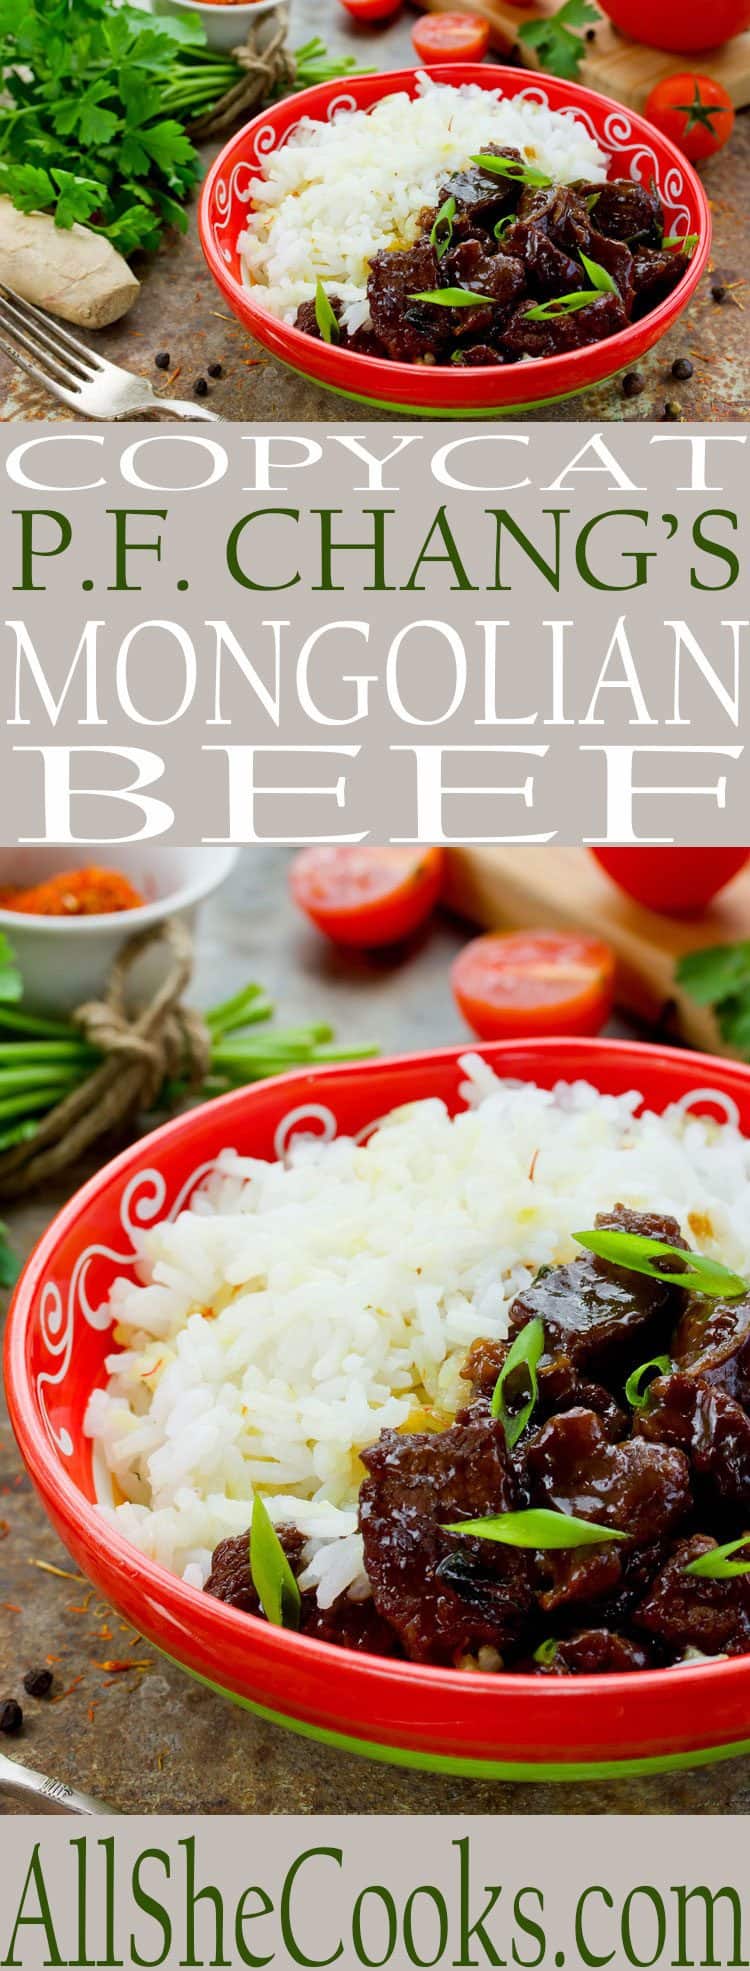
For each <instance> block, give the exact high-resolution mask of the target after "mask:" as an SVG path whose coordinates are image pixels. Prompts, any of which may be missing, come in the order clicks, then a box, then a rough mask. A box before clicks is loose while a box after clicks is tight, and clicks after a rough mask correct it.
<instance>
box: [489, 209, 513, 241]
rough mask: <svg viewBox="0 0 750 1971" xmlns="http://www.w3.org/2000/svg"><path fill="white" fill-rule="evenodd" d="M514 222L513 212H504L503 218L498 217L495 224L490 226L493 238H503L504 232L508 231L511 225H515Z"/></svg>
mask: <svg viewBox="0 0 750 1971" xmlns="http://www.w3.org/2000/svg"><path fill="white" fill-rule="evenodd" d="M515 223H516V214H515V212H506V213H505V216H504V218H502V219H498V221H497V224H496V225H495V226H493V228H492V237H493V239H496V240H504V239H505V235H506V233H509V232H510V229H511V226H515Z"/></svg>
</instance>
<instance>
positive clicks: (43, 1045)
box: [0, 965, 378, 1153]
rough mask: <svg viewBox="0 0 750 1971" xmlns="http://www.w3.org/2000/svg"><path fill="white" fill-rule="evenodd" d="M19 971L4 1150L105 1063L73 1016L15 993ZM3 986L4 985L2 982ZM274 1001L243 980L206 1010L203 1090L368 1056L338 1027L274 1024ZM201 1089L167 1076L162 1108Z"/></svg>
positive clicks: (0, 1001)
mask: <svg viewBox="0 0 750 1971" xmlns="http://www.w3.org/2000/svg"><path fill="white" fill-rule="evenodd" d="M16 982H18V984H20V980H19V975H18V974H17V973H14V972H13V970H12V968H11V967H9V966H7V965H5V966H3V967H2V968H1V969H0V1153H1V1152H2V1151H4V1150H9V1149H12V1148H14V1147H15V1145H16V1144H18V1143H23V1142H27V1141H29V1140H30V1139H31V1138H32V1137H33V1136H34V1135H35V1134H36V1131H37V1129H38V1126H39V1122H40V1121H41V1118H42V1117H43V1116H44V1115H45V1114H46V1113H47V1112H48V1111H49V1110H50V1109H52V1108H55V1107H56V1105H57V1103H58V1102H61V1101H62V1100H63V1099H64V1097H65V1096H66V1095H70V1094H71V1093H72V1092H73V1090H74V1089H75V1088H78V1087H79V1086H80V1084H81V1083H82V1082H84V1081H85V1080H86V1079H87V1077H88V1076H89V1075H91V1074H93V1072H94V1070H95V1069H96V1068H97V1067H98V1066H99V1065H100V1062H101V1059H102V1056H101V1054H100V1053H99V1051H98V1049H97V1048H95V1047H92V1046H91V1045H90V1044H89V1042H88V1041H87V1040H85V1039H84V1037H83V1035H82V1034H80V1033H79V1032H78V1030H77V1028H76V1027H75V1026H74V1025H73V1024H72V1022H71V1021H68V1020H52V1019H44V1018H42V1017H41V1016H40V1015H38V1014H35V1013H30V1012H27V1011H26V1010H25V1008H24V1006H23V1003H22V1001H21V999H20V997H13V992H14V991H15V990H16ZM3 988H5V990H3ZM273 1013H274V1007H273V1003H272V1001H271V1000H270V999H269V997H268V994H267V993H266V992H265V991H264V988H263V986H261V985H257V984H255V983H252V984H250V985H246V986H243V988H242V990H241V991H240V992H238V993H235V995H234V996H233V998H231V999H225V1000H224V1001H222V1003H221V1005H219V1006H213V1007H211V1008H210V1009H209V1011H208V1012H207V1013H204V1014H203V1018H204V1020H205V1024H206V1027H207V1030H208V1034H209V1037H210V1063H209V1067H208V1072H207V1074H206V1076H205V1079H204V1081H203V1082H202V1084H201V1088H200V1090H199V1091H198V1092H199V1095H200V1097H201V1098H204V1097H209V1096H212V1095H221V1094H225V1093H226V1092H227V1091H228V1090H229V1089H231V1088H241V1087H243V1086H244V1084H245V1083H246V1082H251V1081H263V1080H265V1078H266V1077H267V1076H268V1075H275V1074H281V1073H283V1072H284V1070H285V1069H287V1068H296V1067H306V1066H314V1065H319V1064H321V1063H323V1062H332V1061H355V1060H366V1059H368V1058H369V1057H370V1056H371V1055H373V1054H375V1053H377V1051H378V1050H377V1048H376V1047H372V1046H369V1045H366V1046H361V1047H342V1046H339V1045H337V1044H336V1040H335V1035H334V1033H333V1029H332V1028H331V1027H330V1026H328V1025H327V1024H326V1023H325V1022H322V1021H315V1022H312V1023H310V1024H306V1025H303V1026H290V1027H277V1026H274V1025H273V1024H272V1020H273ZM191 1095H195V1090H194V1089H191V1087H190V1084H189V1082H188V1079H187V1077H185V1078H184V1079H183V1078H181V1077H180V1076H179V1075H176V1076H173V1077H172V1078H171V1079H169V1080H167V1081H165V1082H164V1084H163V1086H162V1088H161V1090H160V1093H159V1096H158V1098H157V1102H156V1105H155V1106H156V1108H157V1109H174V1108H178V1107H179V1106H180V1104H181V1103H183V1102H185V1101H187V1100H188V1099H189V1098H190V1096H191Z"/></svg>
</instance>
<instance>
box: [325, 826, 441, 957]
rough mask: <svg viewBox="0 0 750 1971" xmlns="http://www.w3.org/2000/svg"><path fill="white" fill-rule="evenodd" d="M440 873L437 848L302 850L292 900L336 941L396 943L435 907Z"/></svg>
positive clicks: (370, 944) (367, 944)
mask: <svg viewBox="0 0 750 1971" xmlns="http://www.w3.org/2000/svg"><path fill="white" fill-rule="evenodd" d="M442 874H443V851H442V849H435V848H426V849H425V848H413V849H411V848H395V847H393V846H389V847H386V848H367V847H364V848H358V847H354V846H350V845H349V844H348V843H347V844H346V845H343V844H342V846H341V847H340V848H336V847H334V846H331V847H330V848H310V849H302V851H301V853H300V854H299V855H298V856H297V857H296V858H295V861H294V862H293V864H292V872H291V878H290V882H291V891H292V896H293V898H294V901H295V903H298V904H299V907H300V909H301V910H304V911H305V913H306V915H307V916H308V917H311V918H312V921H313V923H314V924H317V926H318V930H319V931H325V934H326V936H327V937H329V938H333V939H334V942H335V943H336V944H346V945H360V946H362V948H363V949H364V950H366V951H368V950H370V949H371V948H373V947H374V946H375V945H381V944H397V943H398V942H399V941H400V939H401V938H405V937H408V935H409V932H410V931H413V930H415V929H416V926H417V925H418V924H423V923H424V922H425V919H426V918H427V917H429V915H430V912H431V911H432V910H433V909H434V907H435V904H436V903H437V899H438V896H439V893H440V884H441V879H442Z"/></svg>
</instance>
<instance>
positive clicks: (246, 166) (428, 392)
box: [198, 62, 711, 418]
mask: <svg viewBox="0 0 750 1971" xmlns="http://www.w3.org/2000/svg"><path fill="white" fill-rule="evenodd" d="M417 73H418V71H417V70H416V69H412V68H409V69H401V70H398V71H396V72H395V73H393V74H390V75H363V76H354V77H347V79H346V81H345V82H341V81H338V82H325V83H321V84H320V85H319V87H318V88H316V89H305V90H303V91H302V93H301V94H300V95H298V96H288V97H287V98H286V99H285V101H284V102H281V103H277V104H275V106H274V108H273V109H269V110H264V112H263V114H262V115H261V116H257V117H254V119H253V121H252V123H248V124H246V126H245V128H244V130H240V131H238V132H237V134H236V135H235V136H234V137H232V138H231V139H230V142H229V143H228V144H226V145H225V147H224V149H223V151H220V153H219V156H218V157H217V159H216V161H215V163H214V164H213V165H212V167H211V170H210V171H209V173H208V175H207V177H206V180H205V183H204V186H203V190H202V193H201V200H200V208H199V212H198V226H199V231H200V238H201V245H202V247H203V252H204V254H205V256H206V260H207V261H208V265H209V267H210V269H211V272H212V274H213V276H214V279H215V281H216V282H217V284H218V286H219V287H220V288H221V292H222V294H223V295H224V298H225V300H226V301H227V302H228V303H229V306H230V308H231V309H232V311H233V313H234V314H235V315H238V316H239V319H240V321H241V322H244V324H245V326H246V328H249V329H251V330H252V333H253V335H254V336H255V338H256V340H257V341H258V342H262V343H263V345H264V347H265V348H266V349H270V350H271V352H272V354H273V355H274V356H277V357H278V358H279V360H280V361H281V362H282V363H286V364H287V365H288V366H289V368H291V369H293V370H296V371H298V372H299V373H300V374H301V375H303V376H307V377H311V378H312V380H313V382H315V383H319V384H321V385H322V387H323V388H324V389H327V390H334V391H337V392H338V393H339V394H340V395H341V396H344V397H353V398H355V400H356V401H357V402H359V403H366V404H374V405H376V406H377V407H378V409H380V410H384V411H402V412H412V413H414V414H415V415H417V416H419V417H462V418H470V417H488V416H489V417H492V416H501V415H502V414H503V413H504V412H511V411H520V410H524V409H525V410H528V409H531V408H532V407H533V406H537V407H538V406H540V405H544V404H551V403H555V402H557V401H559V399H560V398H561V397H572V396H575V394H576V393H577V391H579V390H587V389H589V387H590V386H591V384H595V383H601V382H602V381H603V380H604V379H605V378H606V377H611V376H615V375H616V374H617V372H618V371H619V370H623V369H630V368H632V367H633V365H634V364H636V363H637V362H638V360H639V358H640V357H641V356H643V355H645V352H646V350H647V349H651V348H652V347H653V344H654V343H655V342H658V341H659V339H660V337H661V336H662V335H664V333H665V331H666V330H667V329H668V328H671V326H672V323H673V322H675V321H676V320H677V318H678V316H679V315H681V314H682V311H683V309H684V308H685V307H686V306H687V303H688V301H689V300H690V296H691V294H693V292H694V290H695V288H696V287H697V284H698V281H699V280H700V277H701V274H702V273H703V271H704V268H705V267H706V265H707V262H708V256H709V251H710V246H711V216H710V211H709V205H708V200H707V198H706V194H705V192H704V190H703V186H702V184H701V182H700V179H699V178H698V177H697V176H696V173H695V172H694V170H693V168H692V166H691V165H690V164H688V163H687V161H686V159H685V158H684V157H683V156H682V155H681V153H680V151H678V150H677V149H676V147H675V145H674V144H672V143H670V141H669V139H668V138H667V137H663V136H662V135H661V134H660V132H659V131H657V130H654V129H652V127H651V125H650V124H649V123H646V122H645V121H644V119H643V117H640V116H636V115H635V114H634V112H633V111H632V110H629V109H624V108H623V106H622V104H621V103H615V102H612V101H610V99H609V97H607V96H599V95H595V94H594V92H593V90H591V89H581V88H580V87H579V86H578V84H577V83H574V82H561V81H560V80H559V79H558V78H557V77H555V76H551V75H545V76H544V77H538V78H537V77H535V78H534V80H533V81H531V80H530V79H529V76H528V73H526V72H524V70H523V69H512V68H501V67H499V66H496V65H495V64H494V63H493V64H492V65H491V66H483V65H482V64H475V63H466V62H463V63H455V64H450V65H448V64H442V63H441V65H440V67H439V68H438V69H436V70H435V71H434V74H435V78H436V79H437V80H439V81H440V82H451V83H461V82H474V83H476V84H477V85H478V86H479V88H481V89H502V91H503V93H504V94H505V95H506V96H521V97H523V98H524V100H526V101H529V102H535V103H543V104H545V105H547V106H548V107H549V108H550V109H553V110H564V109H567V110H574V111H575V113H576V115H577V116H578V118H579V119H580V121H581V122H583V123H584V124H585V125H586V128H587V130H588V131H589V132H590V134H591V135H592V136H593V137H596V138H597V140H598V142H599V143H600V144H601V145H602V147H603V149H604V150H606V151H609V152H610V153H611V155H612V176H613V177H620V178H631V179H633V180H635V181H636V182H637V183H647V182H649V181H650V180H651V178H654V179H655V181H656V185H657V187H658V190H659V193H660V195H661V198H662V202H663V205H664V210H665V214H666V219H667V227H668V230H669V232H670V233H672V232H679V233H680V234H682V235H683V236H684V235H686V234H688V233H697V234H698V237H699V245H698V246H697V248H696V250H695V253H694V254H693V257H692V260H691V262H690V266H689V268H688V270H687V272H686V273H685V275H684V276H683V279H682V280H681V281H680V282H679V284H678V286H677V287H676V288H674V289H673V291H672V293H671V294H670V295H668V296H667V299H666V301H662V302H661V303H660V305H659V307H658V308H655V309H654V311H653V313H652V314H650V315H647V316H646V317H645V319H644V320H643V321H641V322H634V323H632V324H631V326H630V327H629V328H627V329H623V330H622V332H621V334H620V335H612V336H610V337H609V338H608V339H607V340H606V341H604V342H596V343H594V344H593V345H592V346H591V347H590V348H588V349H575V350H571V351H570V352H569V353H568V354H567V355H562V356H545V357H540V358H539V359H538V360H535V361H534V362H533V363H515V364H509V365H507V366H503V365H502V364H498V365H497V367H495V366H494V365H489V366H488V367H487V368H486V369H473V370H470V369H466V370H458V369H451V368H450V367H449V366H448V367H445V368H442V367H440V366H435V367H426V366H423V365H420V364H414V363H391V362H388V361H387V360H385V359H382V358H380V357H377V356H359V355H353V354H352V352H351V350H346V349H340V348H338V347H337V346H336V345H335V344H333V343H327V342H317V341H316V340H315V339H314V338H313V337H312V336H309V335H303V334H302V333H301V331H300V330H299V329H295V328H290V327H289V326H288V325H287V324H286V323H285V322H281V321H278V320H277V319H276V318H275V316H273V315H269V314H268V313H267V312H266V311H265V310H264V309H263V308H262V307H260V306H259V305H258V304H257V303H256V301H255V300H254V298H253V289H252V286H249V285H247V284H246V283H245V282H244V281H243V279H242V274H241V268H240V261H239V255H238V251H237V240H238V238H239V236H240V233H241V232H243V231H244V228H245V225H246V223H247V213H248V203H249V191H248V186H249V184H250V181H251V179H252V178H253V177H254V176H255V175H256V174H257V173H258V171H259V170H260V168H261V167H262V164H263V162H264V160H265V159H267V157H268V156H269V153H270V152H271V151H272V150H275V149H276V148H277V147H278V146H279V145H280V144H283V143H285V142H286V140H287V138H288V137H289V136H290V135H291V133H292V131H293V130H294V129H296V127H297V125H298V123H299V122H300V120H301V118H302V117H303V116H309V117H313V118H314V119H316V120H317V121H318V122H323V121H325V120H327V119H330V118H331V117H332V116H333V115H334V113H335V112H336V111H337V110H339V109H341V108H346V109H370V108H371V107H372V105H373V103H377V102H379V101H380V99H381V97H383V96H387V95H390V94H392V93H393V92H394V91H395V90H397V89H404V90H406V92H407V94H408V95H410V96H413V95H414V94H415V92H416V86H417Z"/></svg>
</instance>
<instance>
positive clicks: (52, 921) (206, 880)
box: [0, 0, 240, 944]
mask: <svg viewBox="0 0 750 1971" xmlns="http://www.w3.org/2000/svg"><path fill="white" fill-rule="evenodd" d="M180 3H181V4H182V0H180ZM226 11H227V12H229V11H230V9H228V8H227V9H226ZM231 11H234V10H233V9H232V10H231ZM97 846H104V847H106V843H105V844H103V845H102V844H97ZM239 853H240V852H239V849H238V848H230V847H228V848H227V849H226V850H225V863H224V868H223V871H222V870H218V869H217V868H216V866H214V869H213V870H212V871H209V870H208V869H207V870H206V871H205V873H204V874H203V875H202V876H199V875H196V876H195V877H194V879H193V881H192V882H187V883H183V884H182V886H181V888H180V889H179V890H170V891H168V893H167V895H166V896H162V897H154V899H153V901H152V902H151V903H139V904H136V905H135V908H134V909H132V910H101V911H98V912H97V913H94V912H92V914H91V916H89V917H75V916H73V915H71V916H64V915H63V916H60V917H47V916H43V915H42V914H41V913H40V914H37V913H36V911H31V910H3V909H2V908H0V931H6V932H7V934H8V937H9V939H10V942H11V944H12V942H13V932H14V930H15V931H16V934H17V933H18V927H19V925H21V926H22V927H24V928H25V927H28V928H29V929H32V930H34V931H39V932H40V933H41V934H42V935H45V934H46V935H47V936H49V937H59V936H60V933H61V931H68V932H70V933H71V934H72V935H73V936H75V937H85V936H89V937H93V936H94V934H95V932H96V931H102V930H104V931H108V930H114V929H116V928H118V929H119V928H120V927H121V926H123V925H127V927H128V935H131V934H132V935H133V936H134V935H135V932H136V931H145V930H146V929H147V928H148V926H149V925H150V924H160V923H162V922H163V920H164V918H165V917H172V916H173V915H174V914H175V913H176V912H177V911H180V910H190V909H191V908H192V906H193V905H194V904H197V903H201V902H202V900H203V898H204V897H207V896H210V895H211V893H212V892H213V891H214V890H218V889H219V888H220V886H221V884H222V883H224V882H226V879H227V877H228V876H230V875H231V873H232V870H233V869H234V868H235V866H236V863H237V858H238V856H239ZM85 866H86V865H85V863H82V864H81V867H82V868H85ZM101 866H106V865H101ZM61 873H62V874H65V872H64V871H62V872H61ZM70 873H71V875H72V873H73V872H72V870H71V872H70ZM41 880H42V881H44V880H45V879H44V878H42V879H41Z"/></svg>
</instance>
